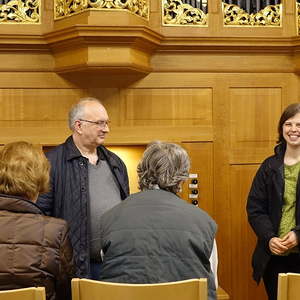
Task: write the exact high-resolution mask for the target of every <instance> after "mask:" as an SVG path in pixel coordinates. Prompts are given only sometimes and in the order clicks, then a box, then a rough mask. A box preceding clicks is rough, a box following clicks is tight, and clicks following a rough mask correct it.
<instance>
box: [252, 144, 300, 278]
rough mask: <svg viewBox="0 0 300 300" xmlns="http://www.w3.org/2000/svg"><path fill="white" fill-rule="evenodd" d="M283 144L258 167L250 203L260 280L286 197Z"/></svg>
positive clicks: (299, 197) (299, 195)
mask: <svg viewBox="0 0 300 300" xmlns="http://www.w3.org/2000/svg"><path fill="white" fill-rule="evenodd" d="M284 153H285V147H284V145H281V144H280V145H278V146H276V147H275V154H274V155H273V156H271V157H269V158H267V159H266V160H265V161H264V162H263V163H262V164H261V166H260V168H259V169H258V171H257V173H256V175H255V178H254V180H253V183H252V186H251V189H250V192H249V196H248V202H247V213H248V220H249V223H250V225H251V227H252V229H253V230H254V232H255V234H256V236H257V244H256V248H255V250H254V253H253V257H252V267H253V278H254V280H255V281H256V282H257V283H259V281H260V279H261V277H262V276H263V274H264V271H265V268H266V266H267V263H268V262H269V259H270V256H271V251H270V249H269V241H270V239H271V238H273V237H276V236H278V230H279V225H280V220H281V211H282V206H283V201H284V200H283V196H284V162H283V159H284ZM299 204H300V184H299V178H298V183H297V192H296V227H295V228H294V229H293V230H294V231H295V233H296V234H297V236H298V239H299V236H300V210H299Z"/></svg>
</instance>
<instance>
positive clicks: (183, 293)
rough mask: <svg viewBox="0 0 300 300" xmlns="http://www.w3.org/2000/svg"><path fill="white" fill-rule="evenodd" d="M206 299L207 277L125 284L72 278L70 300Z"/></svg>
mask: <svg viewBox="0 0 300 300" xmlns="http://www.w3.org/2000/svg"><path fill="white" fill-rule="evenodd" d="M91 299H93V300H120V299H122V300H140V299H143V300H153V299H155V300H160V299H161V300H182V299H185V300H207V279H204V278H201V279H190V280H183V281H176V282H168V283H157V284H125V283H112V282H103V281H94V280H88V279H78V278H75V279H72V300H91Z"/></svg>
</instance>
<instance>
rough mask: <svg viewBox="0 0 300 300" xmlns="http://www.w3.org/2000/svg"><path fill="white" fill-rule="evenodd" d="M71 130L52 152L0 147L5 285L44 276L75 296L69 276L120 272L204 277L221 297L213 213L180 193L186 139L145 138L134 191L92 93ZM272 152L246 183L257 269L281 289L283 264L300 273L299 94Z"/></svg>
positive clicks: (50, 291)
mask: <svg viewBox="0 0 300 300" xmlns="http://www.w3.org/2000/svg"><path fill="white" fill-rule="evenodd" d="M69 127H70V130H71V131H72V134H71V136H69V137H68V138H67V140H66V141H65V142H64V143H63V144H61V145H58V146H57V147H55V148H53V149H52V150H50V151H48V152H47V153H46V156H45V155H44V153H43V152H42V150H41V149H39V148H36V147H35V146H33V145H32V144H30V143H28V142H14V143H10V144H7V145H5V146H4V147H3V149H1V151H0V257H1V260H0V289H1V290H7V289H15V288H23V287H29V286H44V287H45V288H46V294H47V300H67V299H71V292H70V282H71V279H72V278H73V277H80V278H90V279H94V280H103V281H111V282H120V283H159V282H169V281H178V280H184V279H191V278H207V281H208V299H209V300H214V299H216V288H217V286H218V280H217V271H216V270H217V249H216V241H215V236H216V231H217V225H216V223H215V221H214V220H213V219H212V218H211V217H210V216H209V215H208V214H207V213H206V212H204V211H203V210H202V209H200V208H199V207H195V206H193V205H191V204H189V203H188V202H186V201H184V200H183V199H181V198H180V197H179V196H178V192H179V191H180V190H181V186H182V184H183V183H184V182H185V181H186V180H187V179H188V177H189V168H190V160H189V156H188V154H187V152H186V151H185V150H184V149H183V148H182V147H181V146H179V145H177V144H173V143H167V142H160V141H156V142H152V143H150V144H149V145H148V146H147V148H146V150H145V152H144V154H143V156H142V158H141V161H140V162H139V164H138V167H137V175H138V179H139V180H138V185H139V190H140V192H138V193H134V194H130V192H129V179H128V174H127V169H126V165H125V164H124V162H123V161H122V160H121V159H120V158H119V157H118V156H117V155H116V154H115V153H113V152H111V151H109V150H108V149H107V148H106V147H105V146H104V145H103V143H104V140H105V137H106V134H107V133H109V117H108V113H107V111H106V109H105V107H104V106H103V104H102V103H101V102H100V101H99V100H97V99H95V98H83V99H81V100H80V101H79V102H78V103H77V104H75V105H74V106H73V107H72V108H71V110H70V113H69ZM278 134H279V140H278V144H277V146H276V148H275V155H273V156H272V157H270V158H268V159H266V160H265V161H264V162H263V163H262V165H261V167H260V168H259V170H258V172H257V174H256V176H255V178H254V180H253V184H252V187H251V190H250V193H249V197H248V203H247V212H248V217H249V222H250V224H251V226H252V227H253V230H254V231H255V233H256V234H257V236H258V243H257V247H256V249H255V252H254V255H253V268H254V273H253V274H254V279H255V280H256V281H257V282H259V281H260V279H261V277H263V280H264V284H265V286H266V290H267V293H268V295H269V299H270V300H275V299H276V289H277V276H278V273H279V272H287V271H290V272H291V271H292V272H300V264H299V263H298V261H299V250H298V247H297V246H298V239H299V235H300V233H299V232H300V227H299V226H300V225H299V223H298V222H299V220H300V210H299V209H298V206H299V205H298V199H299V197H300V196H299V195H300V193H299V192H300V190H299V189H300V187H298V184H297V183H298V174H299V170H300V104H298V103H296V104H292V105H290V106H289V107H287V108H286V110H285V111H284V112H283V114H282V116H281V118H280V121H279V125H278Z"/></svg>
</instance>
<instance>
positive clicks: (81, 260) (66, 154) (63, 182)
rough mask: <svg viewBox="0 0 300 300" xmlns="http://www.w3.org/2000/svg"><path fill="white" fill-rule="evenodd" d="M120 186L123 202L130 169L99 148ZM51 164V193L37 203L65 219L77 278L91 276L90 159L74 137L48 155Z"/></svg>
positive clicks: (47, 212) (105, 150)
mask: <svg viewBox="0 0 300 300" xmlns="http://www.w3.org/2000/svg"><path fill="white" fill-rule="evenodd" d="M97 151H98V156H99V158H100V159H105V160H106V161H107V163H108V165H109V167H110V169H111V171H112V174H113V175H114V176H115V178H116V181H117V182H118V184H119V188H120V195H121V199H125V198H126V197H127V196H128V194H129V186H128V175H127V169H126V166H125V165H124V163H123V162H122V160H121V159H120V158H119V157H118V156H117V155H115V154H114V153H112V152H111V151H109V150H108V149H106V148H105V147H104V146H99V147H98V148H97ZM46 156H47V158H48V160H49V161H50V163H51V174H50V186H51V188H50V192H49V193H47V194H43V195H40V197H39V199H38V201H37V204H38V205H39V206H40V207H41V208H42V209H43V211H45V212H46V214H47V215H50V216H53V217H58V218H62V219H64V220H66V221H67V222H68V224H69V226H70V239H71V243H72V246H73V251H74V258H75V260H76V265H77V268H78V269H77V276H78V277H87V276H88V275H89V273H90V251H89V250H90V249H89V248H90V242H89V230H90V228H89V227H90V226H89V224H90V220H89V216H88V215H89V189H88V159H87V158H85V157H83V156H82V155H81V153H80V151H79V150H78V148H77V147H76V146H75V144H74V142H73V138H72V136H70V137H69V138H68V139H67V140H66V141H65V143H63V144H61V145H59V146H57V147H55V148H54V149H52V150H51V151H49V152H47V153H46Z"/></svg>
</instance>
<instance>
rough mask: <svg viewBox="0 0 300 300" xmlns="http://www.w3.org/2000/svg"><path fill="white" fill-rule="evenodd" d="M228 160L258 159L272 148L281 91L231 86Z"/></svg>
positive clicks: (249, 160) (235, 161) (267, 154)
mask: <svg viewBox="0 0 300 300" xmlns="http://www.w3.org/2000/svg"><path fill="white" fill-rule="evenodd" d="M229 93H230V95H229V97H230V133H231V138H230V142H231V145H230V162H231V163H233V162H234V163H251V162H260V161H261V158H262V157H266V156H269V155H270V154H271V153H272V152H273V147H274V144H275V143H276V140H277V137H278V134H277V123H278V120H279V117H280V115H281V102H282V91H281V88H280V87H274V88H268V87H265V88H255V87H252V88H250V87H249V88H230V92H229Z"/></svg>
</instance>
